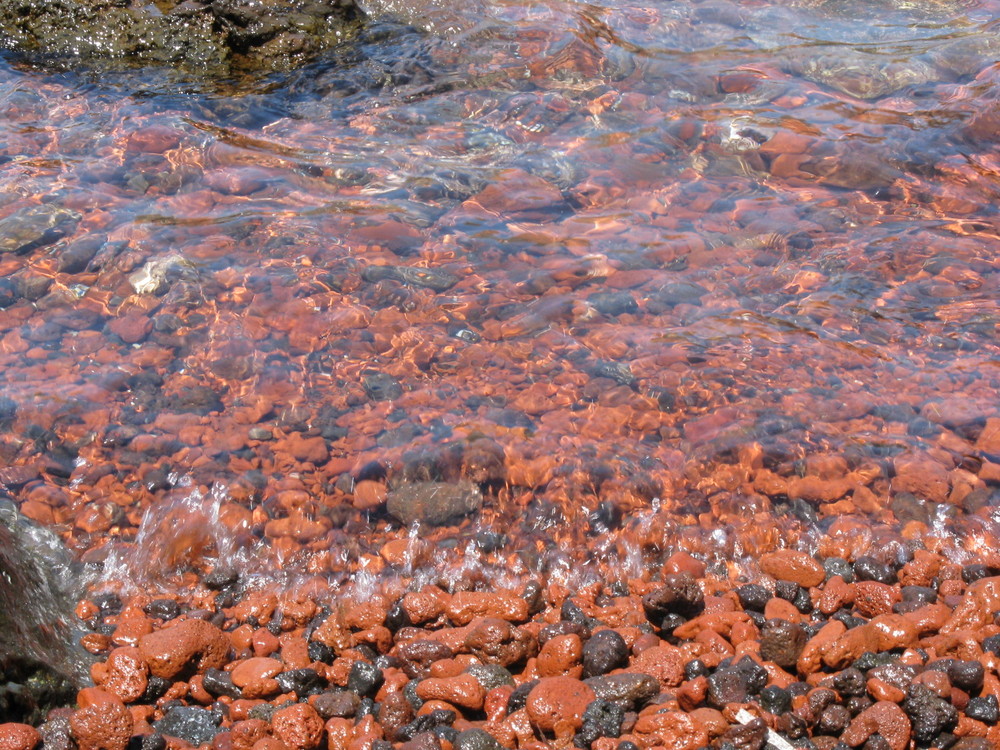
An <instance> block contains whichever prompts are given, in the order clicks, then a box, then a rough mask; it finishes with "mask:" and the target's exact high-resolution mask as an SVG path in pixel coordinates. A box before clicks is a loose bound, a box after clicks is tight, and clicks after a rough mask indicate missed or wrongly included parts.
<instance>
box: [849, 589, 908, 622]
mask: <svg viewBox="0 0 1000 750" xmlns="http://www.w3.org/2000/svg"><path fill="white" fill-rule="evenodd" d="M902 598H903V597H902V595H901V594H900V593H899V589H898V588H897V587H895V586H890V585H888V584H885V583H878V582H877V581H858V582H857V583H855V584H854V608H855V609H856V610H857V611H858V612H859V613H860V614H861V615H862V616H863V617H877V616H878V615H884V614H888V613H889V612H891V611H892V605H893V604H895V603H896V602H898V601H901V600H902Z"/></svg>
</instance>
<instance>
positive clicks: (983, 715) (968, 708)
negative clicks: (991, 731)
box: [965, 695, 1000, 724]
mask: <svg viewBox="0 0 1000 750" xmlns="http://www.w3.org/2000/svg"><path fill="white" fill-rule="evenodd" d="M965 715H966V716H968V717H969V718H970V719H975V720H976V721H981V722H983V723H985V724H996V723H997V721H998V720H1000V702H998V701H997V697H996V696H995V695H983V696H979V697H976V698H969V702H968V703H967V704H966V705H965Z"/></svg>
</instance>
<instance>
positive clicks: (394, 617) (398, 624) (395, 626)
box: [320, 600, 413, 663]
mask: <svg viewBox="0 0 1000 750" xmlns="http://www.w3.org/2000/svg"><path fill="white" fill-rule="evenodd" d="M411 625H413V623H412V622H411V621H410V616H409V615H408V614H406V610H405V609H404V608H403V602H402V600H400V601H397V602H396V603H395V604H393V605H392V606H391V607H390V608H389V611H388V612H387V613H386V615H385V626H386V627H387V628H389V630H390V631H392V632H393V633H395V632H396V631H397V630H399V629H400V628H408V627H410V626H411ZM320 661H326V660H325V659H321V660H320ZM327 663H329V662H327Z"/></svg>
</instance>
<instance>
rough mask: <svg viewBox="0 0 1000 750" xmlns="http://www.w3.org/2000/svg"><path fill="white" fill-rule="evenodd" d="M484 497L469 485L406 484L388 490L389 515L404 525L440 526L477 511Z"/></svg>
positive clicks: (457, 483)
mask: <svg viewBox="0 0 1000 750" xmlns="http://www.w3.org/2000/svg"><path fill="white" fill-rule="evenodd" d="M482 504H483V493H482V492H481V491H480V490H479V488H478V487H476V486H475V485H474V484H472V483H471V482H405V483H403V484H400V485H397V486H396V487H394V488H392V489H391V490H389V495H388V497H387V498H386V508H387V509H388V511H389V515H391V516H392V517H393V518H395V519H396V520H398V521H401V522H402V523H405V524H411V523H413V522H414V521H419V522H420V523H426V524H430V525H431V526H442V525H444V524H446V523H448V522H449V521H452V520H454V519H457V518H459V517H461V516H464V515H466V514H469V513H474V512H476V511H478V510H479V508H480V507H481V506H482Z"/></svg>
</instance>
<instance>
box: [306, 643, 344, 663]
mask: <svg viewBox="0 0 1000 750" xmlns="http://www.w3.org/2000/svg"><path fill="white" fill-rule="evenodd" d="M307 650H308V653H309V658H310V659H311V660H312V661H319V662H322V663H323V664H331V663H333V660H334V659H335V658H336V656H337V652H336V651H334V650H333V649H332V648H330V647H329V646H327V645H326V644H325V643H323V642H322V641H309V646H308V647H307Z"/></svg>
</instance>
